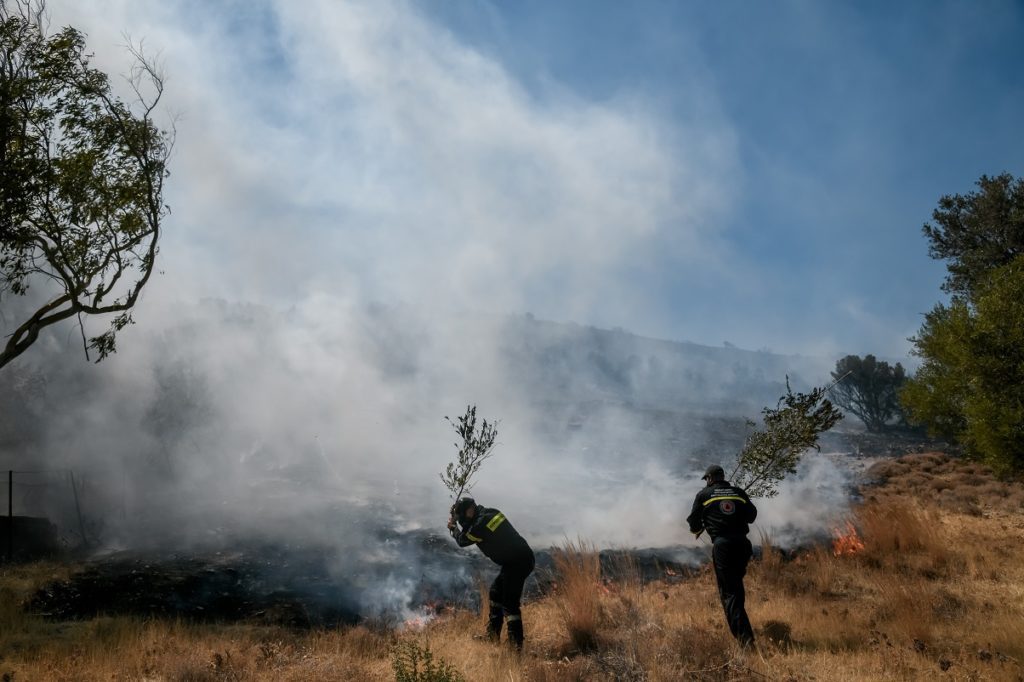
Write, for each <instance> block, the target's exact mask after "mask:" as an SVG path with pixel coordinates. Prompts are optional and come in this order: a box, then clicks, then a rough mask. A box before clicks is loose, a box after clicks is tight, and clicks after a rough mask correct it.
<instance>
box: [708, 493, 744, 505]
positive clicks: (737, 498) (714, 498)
mask: <svg viewBox="0 0 1024 682" xmlns="http://www.w3.org/2000/svg"><path fill="white" fill-rule="evenodd" d="M721 500H737V501H739V502H742V503H743V504H746V503H747V501H746V500H744V499H743V498H742V497H732V496H728V495H726V496H722V497H712V498H711V499H710V500H708V501H707V502H705V503H704V506H705V507H706V506H708V505H709V504H711V503H712V502H720V501H721Z"/></svg>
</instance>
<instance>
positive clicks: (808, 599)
mask: <svg viewBox="0 0 1024 682" xmlns="http://www.w3.org/2000/svg"><path fill="white" fill-rule="evenodd" d="M885 466H886V472H885V476H884V477H881V476H880V478H884V479H885V481H884V482H883V483H882V484H880V485H878V486H877V487H875V488H873V489H871V490H870V491H868V493H867V495H866V496H865V500H866V501H865V503H864V504H863V505H862V506H860V507H859V508H856V509H854V510H853V511H852V513H851V515H850V517H849V519H848V522H849V524H848V525H847V524H846V523H843V524H841V525H840V526H839V528H838V529H837V531H838V536H837V537H836V538H834V539H835V540H837V541H839V540H840V539H844V540H843V542H842V543H841V544H840V548H841V549H842V551H839V552H838V553H837V551H836V546H835V545H834V544H832V543H829V544H826V545H824V546H820V547H815V548H809V549H806V550H803V551H800V552H796V553H793V552H783V551H780V550H779V549H777V548H775V547H773V545H772V542H771V537H770V536H768V535H764V536H762V537H761V545H762V547H763V552H762V555H761V557H760V558H759V559H757V560H755V561H753V562H752V564H751V567H750V572H749V576H748V579H747V589H748V598H747V606H748V611H749V613H750V617H751V621H752V622H753V623H754V626H755V629H756V630H757V634H758V651H757V652H756V653H753V654H746V655H743V654H742V653H741V652H740V651H738V650H737V648H736V647H735V645H734V644H733V642H732V639H731V637H730V636H729V634H728V632H727V631H726V629H725V623H724V618H723V616H722V613H721V606H720V605H719V603H718V599H717V594H716V591H715V585H714V576H713V574H712V573H711V571H710V570H708V569H707V568H706V567H705V568H704V569H702V570H700V571H697V572H696V573H695V574H694V575H692V576H689V577H686V578H681V577H679V576H670V575H667V574H666V575H665V579H664V580H662V581H646V582H642V581H641V580H640V577H639V573H638V572H637V570H636V566H633V567H632V568H631V567H630V565H629V558H628V556H627V555H623V557H622V558H621V561H622V565H621V566H617V567H615V568H614V570H609V567H608V566H607V565H604V566H602V563H601V561H600V559H599V557H598V554H597V552H596V551H595V548H594V547H592V546H590V545H588V544H587V543H585V542H583V541H577V542H575V543H568V544H566V545H565V546H564V547H562V548H561V549H560V550H559V551H558V552H556V554H555V567H554V573H555V574H554V575H553V576H551V579H552V582H553V583H554V586H553V587H552V588H551V589H550V590H549V591H548V593H547V594H546V595H545V596H543V597H541V598H538V599H535V600H533V601H530V602H528V603H527V604H526V605H525V607H524V620H525V623H526V630H527V645H526V651H525V652H524V653H523V654H522V655H521V656H516V655H515V654H513V653H512V652H510V651H508V650H507V649H506V648H505V647H503V646H494V645H492V644H490V643H487V642H479V641H476V640H474V639H473V638H472V637H471V635H473V634H475V633H479V632H481V631H482V630H483V627H484V624H483V620H482V616H481V615H479V614H477V613H475V612H470V611H467V610H465V609H456V610H448V609H439V610H437V611H436V614H437V615H436V616H434V617H432V618H429V619H426V620H425V622H424V623H422V624H419V625H418V626H417V627H415V628H413V627H410V628H406V629H405V630H399V631H395V630H390V629H385V628H373V627H367V626H365V625H358V626H350V627H339V628H320V629H306V630H300V629H293V628H286V627H278V626H273V625H265V624H264V625H258V624H244V623H243V624H233V625H226V624H220V625H218V624H216V623H190V622H184V621H181V620H162V619H143V618H138V617H96V618H91V619H87V620H82V621H70V622H51V621H46V620H43V619H41V618H39V617H37V616H32V615H29V614H26V613H25V612H24V611H23V610H22V609H21V608H19V607H18V604H20V603H22V602H23V601H25V600H26V599H27V598H28V597H29V596H30V595H31V594H32V592H33V591H34V590H35V588H36V587H38V586H39V585H41V584H42V583H44V582H47V581H49V580H51V579H52V578H53V577H54V576H55V575H58V577H59V574H60V573H63V572H66V570H67V569H66V568H63V567H60V566H55V565H52V564H46V565H44V564H37V565H34V566H28V567H16V568H9V569H7V570H6V571H5V572H3V573H2V574H0V652H2V655H3V658H2V660H0V676H2V675H4V674H6V675H8V679H13V680H21V679H25V680H35V679H46V680H79V679H110V680H142V679H147V680H165V681H168V682H185V681H186V680H200V681H205V680H210V681H214V680H334V679H346V680H394V679H395V669H394V667H393V657H392V653H393V652H395V651H402V650H404V651H407V652H408V651H412V650H413V648H412V647H418V650H421V651H424V650H428V649H429V651H430V652H431V654H432V656H433V660H434V661H435V663H436V665H437V666H438V667H440V666H451V667H450V670H455V671H458V673H459V674H460V675H461V676H462V677H464V678H465V679H467V680H510V681H512V682H517V681H519V680H531V681H534V680H549V681H555V680H649V681H651V682H657V681H660V680H679V679H692V680H737V679H772V680H776V679H777V680H811V679H816V680H878V679H922V680H923V679H932V678H940V679H945V678H948V679H978V680H1003V679H1008V680H1015V679H1019V678H1020V677H1021V676H1024V667H1022V662H1024V591H1022V589H1021V585H1024V511H1022V509H1021V508H1020V507H1019V506H1017V505H1016V504H1015V502H1014V500H1015V499H1016V496H1018V495H1021V494H1024V493H1022V490H1021V486H1020V484H1019V483H1016V484H1015V483H1007V482H1000V481H996V480H995V479H994V478H992V477H990V476H988V475H987V474H986V473H985V471H984V470H982V469H980V468H979V467H977V466H976V465H971V464H966V465H965V464H963V463H961V462H958V461H956V460H952V459H949V458H947V457H945V456H942V455H938V454H929V455H916V456H912V457H907V458H903V459H900V460H895V461H893V462H890V463H886V465H885ZM875 473H876V474H877V473H878V472H875ZM935 478H941V479H942V480H943V481H945V482H946V483H949V486H948V487H943V488H942V491H951V493H952V494H956V495H962V496H963V497H964V498H966V499H970V500H972V503H973V505H974V506H973V507H971V508H962V507H957V506H955V505H954V506H953V507H950V506H949V505H948V503H947V502H944V501H943V498H942V497H941V493H936V492H935V487H934V485H933V483H932V481H933V480H934V479H935ZM612 576H614V579H612ZM485 608H486V605H485ZM403 647H404V648H403ZM446 669H447V668H446Z"/></svg>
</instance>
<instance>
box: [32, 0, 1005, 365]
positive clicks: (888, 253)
mask: <svg viewBox="0 0 1024 682" xmlns="http://www.w3.org/2000/svg"><path fill="white" fill-rule="evenodd" d="M50 6H51V13H52V15H53V20H54V23H56V24H64V23H72V24H74V25H76V26H78V27H80V28H82V29H83V30H85V31H86V32H87V33H88V34H89V44H90V48H92V49H94V50H95V51H96V54H97V56H96V59H97V64H98V65H100V66H103V67H105V68H108V70H112V71H117V70H118V68H119V65H123V64H124V62H125V58H124V54H123V52H121V51H120V48H119V47H118V46H119V45H121V44H123V42H124V41H123V38H121V33H122V31H127V32H128V33H130V34H131V35H133V36H135V37H145V40H146V45H147V46H148V47H149V48H150V49H153V50H157V51H159V52H160V55H161V59H162V60H163V62H164V66H165V69H166V71H167V73H168V77H169V80H168V93H167V100H166V101H167V103H168V107H169V108H170V109H171V110H173V111H174V112H177V113H178V114H180V120H179V123H178V147H177V151H176V157H175V159H174V162H173V165H172V173H173V175H172V179H171V184H170V188H169V195H168V201H169V203H170V204H171V205H172V208H173V210H174V212H173V214H172V218H171V221H170V222H169V224H168V230H167V237H166V240H165V245H164V249H163V252H162V258H163V266H164V268H163V269H164V271H165V273H166V274H165V276H164V277H163V278H162V280H161V281H160V282H157V283H155V284H152V285H150V286H151V288H152V289H153V290H154V291H153V292H152V293H151V294H150V297H151V298H158V299H160V298H163V299H172V298H175V297H179V298H188V297H193V296H194V297H202V296H219V297H224V298H228V299H234V300H251V301H258V302H266V303H270V304H273V305H280V306H282V307H287V306H289V305H294V304H295V302H296V301H301V300H303V299H308V298H309V297H311V296H323V295H324V294H325V293H327V294H330V295H333V296H337V297H340V298H344V299H345V300H349V301H364V302H365V301H383V302H394V301H403V302H407V303H413V304H416V305H423V306H436V307H438V308H439V309H441V308H446V307H447V308H454V309H458V310H464V309H470V310H497V311H499V312H513V313H515V312H527V311H529V312H532V313H534V314H535V315H537V316H538V317H544V318H548V319H553V320H559V321H576V322H580V323H591V324H596V325H599V326H605V327H613V326H619V327H624V328H627V329H630V330H632V331H635V332H637V333H641V334H645V335H649V336H655V337H661V338H670V339H680V340H682V339H685V340H691V341H696V342H699V343H707V344H711V345H717V344H720V343H722V342H723V341H726V340H728V341H730V342H731V343H734V344H736V345H739V346H741V347H745V348H763V347H767V348H771V349H772V350H774V351H777V352H786V353H803V354H814V355H837V354H841V353H847V352H852V353H867V352H873V353H876V354H880V355H885V356H890V357H903V356H905V354H906V352H907V351H908V349H909V343H908V342H907V340H906V338H907V337H908V336H910V335H911V334H913V333H914V332H915V331H916V329H917V328H918V326H919V324H920V321H921V315H922V313H923V312H925V311H926V310H928V309H929V308H930V307H931V306H932V305H933V304H934V303H935V302H936V301H938V300H939V299H940V291H939V284H940V282H941V280H942V277H943V272H944V270H943V266H942V265H941V264H939V263H936V262H934V261H931V260H930V259H929V258H928V257H927V244H926V242H925V240H924V238H923V236H922V235H921V225H922V223H923V222H924V221H926V220H928V219H929V217H930V214H931V211H932V209H933V208H934V207H935V205H936V203H937V201H938V199H939V197H940V196H942V195H943V194H947V193H956V192H960V193H963V192H967V191H970V190H971V188H972V186H973V183H974V181H975V180H977V178H978V177H979V176H980V175H981V174H983V173H987V174H996V173H1000V172H1002V171H1009V172H1011V173H1013V174H1014V175H1020V174H1022V173H1024V136H1022V135H1021V134H1020V120H1021V113H1020V112H1021V111H1024V78H1022V75H1021V73H1022V71H1021V69H1020V65H1021V64H1024V5H1022V4H1021V3H1018V2H1009V1H1002V2H998V1H993V2H985V3H976V2H966V1H964V2H945V3H943V2H907V3H883V2H857V3H853V2H848V3H839V2H827V3H826V2H770V3H769V2H762V3H754V2H717V3H697V2H635V3H623V2H593V1H587V2H582V1H581V2H557V3H556V2H542V1H540V0H519V1H516V2H489V1H485V0H473V1H469V0H465V1H460V2H455V1H451V0H444V1H442V0H429V1H426V2H328V1H326V0H313V1H310V2H304V3H288V2H284V1H280V2H276V1H272V0H260V1H254V2H242V1H241V0H222V1H220V2H212V3H208V2H202V3H199V2H192V1H187V2H181V3H177V4H171V5H168V4H167V3H163V4H162V3H159V2H155V1H152V2H150V1H149V0H138V1H137V2H129V1H128V0H81V1H79V0H76V1H75V2H71V1H70V0H66V1H65V0H62V1H58V2H52V3H50ZM122 70H123V69H122Z"/></svg>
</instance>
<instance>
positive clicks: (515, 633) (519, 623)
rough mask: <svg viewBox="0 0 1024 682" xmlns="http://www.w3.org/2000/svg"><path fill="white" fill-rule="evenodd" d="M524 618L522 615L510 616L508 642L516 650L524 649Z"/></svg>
mask: <svg viewBox="0 0 1024 682" xmlns="http://www.w3.org/2000/svg"><path fill="white" fill-rule="evenodd" d="M523 639H524V638H523V619H522V617H521V616H518V615H517V616H509V617H508V643H509V645H511V646H512V647H513V648H515V650H516V651H522V650H523Z"/></svg>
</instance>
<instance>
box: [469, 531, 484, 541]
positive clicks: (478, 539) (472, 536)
mask: <svg viewBox="0 0 1024 682" xmlns="http://www.w3.org/2000/svg"><path fill="white" fill-rule="evenodd" d="M466 537H467V538H469V539H470V540H472V541H473V542H480V540H481V539H482V538H478V537H477V536H475V535H473V534H472V533H466Z"/></svg>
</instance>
